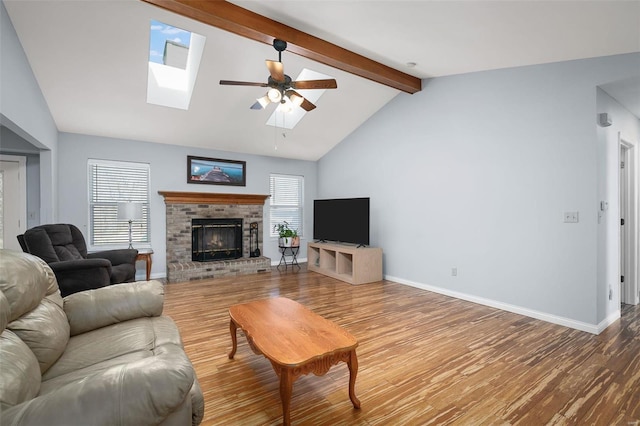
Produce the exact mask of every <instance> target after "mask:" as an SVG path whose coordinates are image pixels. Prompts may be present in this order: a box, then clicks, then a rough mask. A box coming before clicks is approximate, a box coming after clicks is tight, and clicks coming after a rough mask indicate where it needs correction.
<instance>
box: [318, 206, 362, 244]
mask: <svg viewBox="0 0 640 426" xmlns="http://www.w3.org/2000/svg"><path fill="white" fill-rule="evenodd" d="M313 239H315V240H317V241H336V242H341V243H353V244H358V245H369V198H338V199H331V200H314V201H313Z"/></svg>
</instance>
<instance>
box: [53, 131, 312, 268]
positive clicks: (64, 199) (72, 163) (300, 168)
mask: <svg viewBox="0 0 640 426" xmlns="http://www.w3.org/2000/svg"><path fill="white" fill-rule="evenodd" d="M58 153H59V156H60V158H62V159H64V167H62V166H61V167H60V171H59V192H58V193H59V214H58V216H59V218H60V221H62V222H68V223H73V224H75V225H76V226H78V227H79V228H80V229H81V230H82V231H83V233H84V234H85V236H87V235H88V232H87V226H88V222H89V213H88V207H87V206H88V190H87V188H88V186H87V160H88V159H89V158H94V159H102V160H116V161H134V162H141V163H148V164H150V167H151V190H150V193H151V194H150V195H151V196H150V205H151V245H152V247H153V250H154V252H155V254H154V255H153V269H152V272H151V273H152V276H154V277H164V276H165V272H166V239H165V237H166V226H165V225H166V216H165V204H164V198H163V197H162V196H161V195H159V194H158V191H189V192H232V193H246V194H267V195H268V194H269V175H270V174H271V173H282V174H292V175H301V176H304V178H305V188H304V192H305V194H304V195H305V210H306V211H308V212H310V211H312V209H313V199H314V198H316V187H317V181H316V174H317V171H316V169H317V163H316V162H311V161H297V160H287V159H282V158H275V157H263V156H256V155H245V154H237V153H230V152H223V151H214V150H204V149H195V148H187V147H184V146H177V145H164V144H163V145H159V144H155V143H149V142H139V141H132V140H122V139H111V138H104V137H98V136H87V135H77V134H71V133H60V135H59V141H58ZM187 155H197V156H203V157H213V158H224V159H229V160H239V161H246V162H247V185H246V187H237V186H219V185H195V184H188V183H187V182H186V181H187ZM264 221H265V226H264V229H263V230H262V231H263V241H264V248H263V255H265V256H267V257H270V258H271V260H272V262H277V261H278V260H279V259H280V255H279V252H278V242H277V239H276V238H271V237H269V229H268V223H269V200H267V202H266V204H265V208H264ZM312 230H313V222H312V217H311V215H310V214H307V215H305V223H304V236H303V238H302V241H301V243H302V245H303V247H302V248H301V250H300V259H304V258H306V242H307V240H308V239H310V238H311V237H312V234H313V232H312ZM139 272H140V271H139Z"/></svg>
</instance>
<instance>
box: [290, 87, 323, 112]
mask: <svg viewBox="0 0 640 426" xmlns="http://www.w3.org/2000/svg"><path fill="white" fill-rule="evenodd" d="M285 95H287V96H288V97H289V99H290V100H291V102H293V103H294V104H296V105H298V106H299V107H300V108H302V109H303V110H305V111H307V112H309V111H311V110H312V109H315V107H316V106H315V105H314V104H312V103H311V102H309V101H308V100H307V99H306V98H305V97H304V96H302V95H301V94H300V93H298V92H296V91H295V90H287V92H286V93H285Z"/></svg>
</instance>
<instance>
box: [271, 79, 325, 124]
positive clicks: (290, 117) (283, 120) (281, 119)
mask: <svg viewBox="0 0 640 426" xmlns="http://www.w3.org/2000/svg"><path fill="white" fill-rule="evenodd" d="M330 78H333V77H331V76H328V75H325V74H321V73H319V72H316V71H312V70H310V69H307V68H303V69H302V71H301V72H300V74H299V75H298V77H297V78H296V79H295V80H294V81H301V80H324V79H330ZM296 92H298V93H300V94H301V95H302V96H304V97H305V98H306V99H307V100H309V102H311V103H313V104H315V103H316V102H317V101H318V99H320V96H322V94H323V93H324V92H325V90H324V89H313V90H302V89H301V90H296ZM306 114H307V112H306V111H305V110H304V109H302V108H300V107H298V106H293V107H292V108H291V110H290V111H289V112H282V111H280V107H279V106H278V107H277V108H276V109H275V110H274V111H273V113H272V114H271V116H270V117H269V119H268V120H267V123H266V124H267V126H274V127H278V128H281V129H293V128H294V127H296V125H297V124H298V122H299V121H300V120H302V117H304V116H305V115H306Z"/></svg>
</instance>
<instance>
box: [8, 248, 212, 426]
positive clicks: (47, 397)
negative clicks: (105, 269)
mask: <svg viewBox="0 0 640 426" xmlns="http://www.w3.org/2000/svg"><path fill="white" fill-rule="evenodd" d="M163 295H164V290H163V286H162V284H161V283H159V282H157V281H142V282H136V283H129V284H116V285H113V286H109V287H103V288H99V289H96V290H89V291H83V292H79V293H75V294H72V295H69V296H67V297H66V298H64V299H62V297H61V296H60V292H59V291H58V284H57V282H56V278H55V275H54V274H53V272H52V271H51V268H49V266H48V265H47V264H46V263H45V262H44V261H42V260H40V259H39V258H37V257H35V256H32V255H30V254H26V253H19V252H16V251H9V250H0V331H2V334H1V335H0V425H2V426H9V425H65V426H66V425H156V424H162V425H182V426H186V425H190V424H193V425H197V424H199V423H200V421H201V420H202V415H203V412H204V401H203V397H202V392H201V390H200V387H199V385H198V381H197V379H196V376H195V372H194V370H193V366H192V365H191V362H190V361H189V359H188V358H187V356H186V354H185V352H184V350H183V348H182V342H181V339H180V335H179V333H178V329H177V328H176V326H175V324H174V322H173V321H172V320H171V319H170V318H169V317H166V316H161V314H162V307H163Z"/></svg>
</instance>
